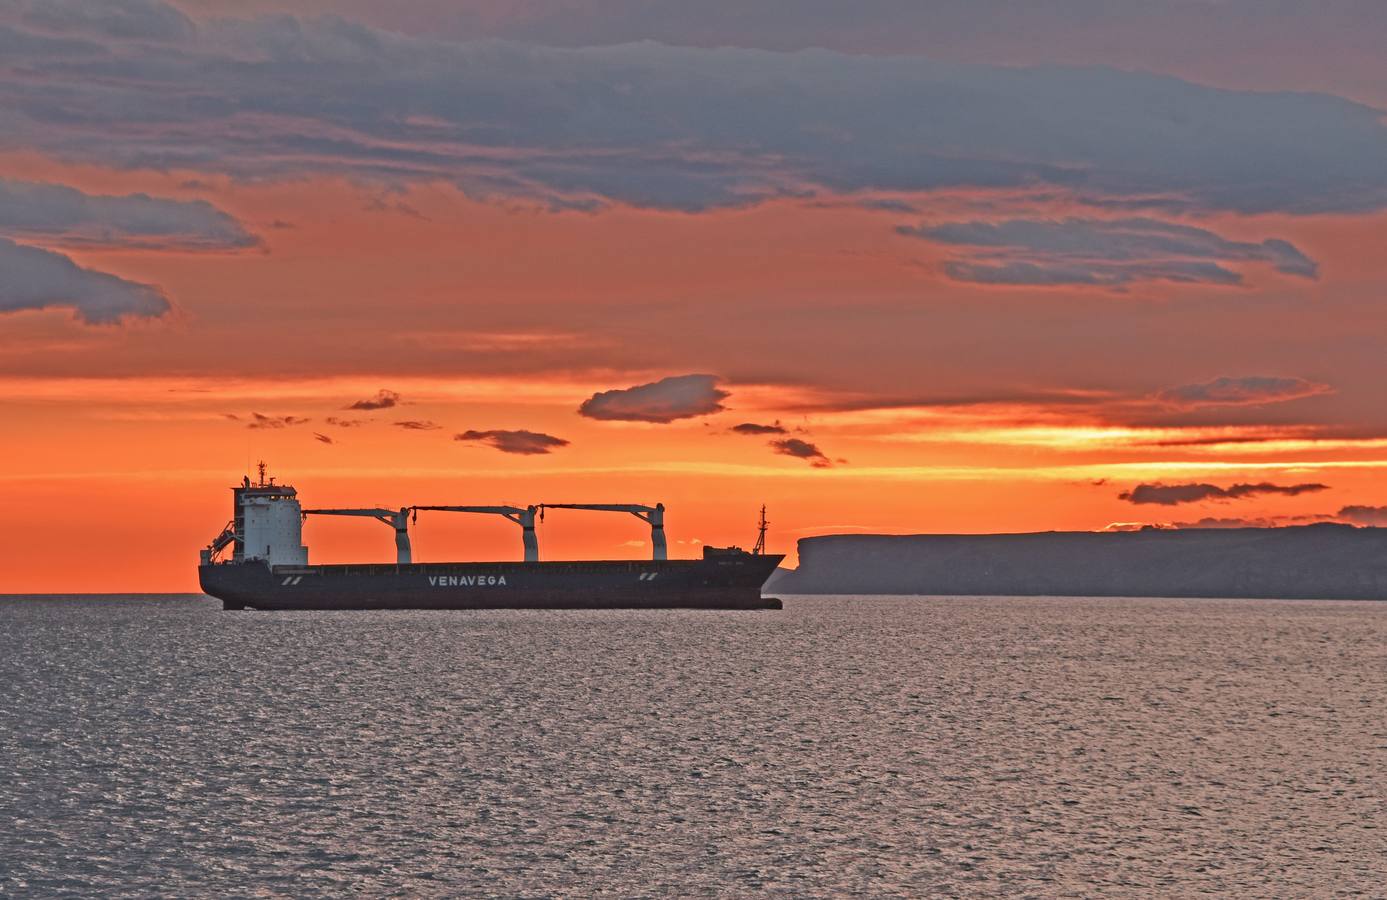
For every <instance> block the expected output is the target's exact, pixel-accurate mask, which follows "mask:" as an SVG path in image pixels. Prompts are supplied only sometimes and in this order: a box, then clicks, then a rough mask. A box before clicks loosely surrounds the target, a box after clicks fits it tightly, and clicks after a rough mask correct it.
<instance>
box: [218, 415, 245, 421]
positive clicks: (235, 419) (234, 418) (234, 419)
mask: <svg viewBox="0 0 1387 900" xmlns="http://www.w3.org/2000/svg"><path fill="white" fill-rule="evenodd" d="M222 417H223V418H227V419H230V420H231V421H233V422H239V421H241V417H240V416H238V415H236V414H235V413H222Z"/></svg>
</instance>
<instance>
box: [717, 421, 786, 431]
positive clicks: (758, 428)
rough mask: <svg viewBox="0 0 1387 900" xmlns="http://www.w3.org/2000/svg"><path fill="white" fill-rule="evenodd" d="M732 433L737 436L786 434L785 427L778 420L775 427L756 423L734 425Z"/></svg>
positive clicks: (731, 429)
mask: <svg viewBox="0 0 1387 900" xmlns="http://www.w3.org/2000/svg"><path fill="white" fill-rule="evenodd" d="M729 430H730V431H734V432H736V433H737V434H785V433H786V430H785V426H784V425H781V424H780V422H779V421H778V420H777V421H776V422H775V424H773V425H758V424H756V423H755V422H743V423H742V424H740V425H733V426H732V427H731V428H730V429H729Z"/></svg>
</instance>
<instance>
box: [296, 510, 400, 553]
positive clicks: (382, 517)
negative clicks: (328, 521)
mask: <svg viewBox="0 0 1387 900" xmlns="http://www.w3.org/2000/svg"><path fill="white" fill-rule="evenodd" d="M302 512H303V514H304V516H365V517H368V518H372V519H375V520H376V521H377V522H384V523H385V524H386V525H389V526H390V527H391V528H394V529H395V561H396V562H398V563H399V564H401V565H405V564H407V563H409V562H411V561H413V559H414V551H413V549H412V548H411V547H410V544H409V508H408V507H404V506H402V507H400V508H399V509H398V510H393V509H382V508H380V507H376V508H374V509H305V510H303V511H302Z"/></svg>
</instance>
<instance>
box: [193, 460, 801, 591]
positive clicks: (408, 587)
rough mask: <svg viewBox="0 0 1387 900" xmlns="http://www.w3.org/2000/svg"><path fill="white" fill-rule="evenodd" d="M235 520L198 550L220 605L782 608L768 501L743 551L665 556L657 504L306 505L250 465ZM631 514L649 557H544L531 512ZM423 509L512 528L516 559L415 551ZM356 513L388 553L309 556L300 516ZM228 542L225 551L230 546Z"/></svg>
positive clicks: (206, 587) (235, 502) (538, 515)
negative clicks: (379, 557)
mask: <svg viewBox="0 0 1387 900" xmlns="http://www.w3.org/2000/svg"><path fill="white" fill-rule="evenodd" d="M231 491H232V519H231V521H230V522H228V523H227V525H226V527H225V528H223V529H222V531H221V533H220V534H219V535H218V536H217V537H216V538H215V539H213V541H212V542H211V543H210V544H208V545H207V547H205V548H204V549H203V550H202V552H201V559H200V563H199V566H198V580H199V582H200V583H201V585H202V590H203V593H206V594H208V595H210V596H212V597H215V598H217V599H218V600H220V601H222V608H223V609H235V610H240V609H256V610H296V609H297V610H303V609H306V610H349V609H724V610H738V609H740V610H751V609H781V608H782V604H781V601H780V600H778V599H776V598H774V597H762V596H761V587H762V585H764V584H765V583H766V580H767V579H768V578H769V577H770V576H771V574H772V573H773V572H774V571H775V570H776V567H777V566H778V565H779V564H780V561H781V560H782V559H784V556H783V555H779V554H773V553H766V552H765V535H766V525H765V509H764V507H763V508H762V514H761V522H760V530H759V534H758V538H757V541H756V545H755V547H754V548H753V549H752V550H751V551H746V550H742V549H740V548H738V547H725V548H720V547H709V546H704V547H703V557H702V558H701V559H669V554H668V544H667V541H666V538H665V531H664V513H665V508H664V505H663V504H658V503H657V504H655V505H654V506H648V505H643V504H623V503H541V504H532V505H527V506H467V505H419V506H403V507H399V508H397V509H386V508H376V507H366V508H355V509H304V508H303V506H302V504H301V503H300V502H299V499H298V492H297V491H296V490H295V489H294V488H293V487H292V486H290V485H287V484H276V483H275V479H274V478H266V475H265V466H264V464H263V463H262V464H261V465H260V469H259V480H258V481H256V482H252V481H251V480H250V477H249V476H246V477H245V478H243V479H242V482H241V484H239V485H237V486H235V487H233V488H232V489H231ZM554 509H564V510H587V511H596V512H618V513H629V514H631V515H633V516H635V517H636V518H638V519H640V520H642V521H643V522H645V523H646V524H647V525H648V526H649V528H650V537H651V547H652V549H653V554H652V556H653V558H652V559H650V560H588V561H556V562H541V561H540V559H539V541H538V538H537V535H536V532H535V524H536V522H537V521H543V518H544V514H545V511H546V510H554ZM420 512H455V513H475V514H481V515H494V516H498V517H501V518H504V519H506V520H508V521H510V522H512V523H514V524H516V525H519V526H520V528H521V535H522V546H523V550H524V555H523V559H522V560H520V561H517V562H438V563H432V562H425V563H416V562H414V561H413V558H412V550H411V547H410V536H409V526H410V524H411V523H413V522H416V521H417V520H418V516H419V513H420ZM312 515H328V516H357V517H361V518H365V519H371V520H374V521H378V522H381V523H384V524H385V525H387V526H389V527H390V528H391V529H393V531H394V533H395V551H396V561H395V563H394V564H389V563H385V564H359V565H358V564H348V565H311V564H310V563H309V561H308V548H307V547H306V546H304V543H303V523H304V521H305V519H306V518H307V517H308V516H312ZM228 551H229V553H228Z"/></svg>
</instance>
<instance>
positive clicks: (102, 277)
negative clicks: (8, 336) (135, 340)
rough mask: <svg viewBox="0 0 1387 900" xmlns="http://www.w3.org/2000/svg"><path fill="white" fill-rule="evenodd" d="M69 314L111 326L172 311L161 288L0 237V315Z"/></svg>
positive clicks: (83, 319) (89, 321) (93, 322)
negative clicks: (52, 311)
mask: <svg viewBox="0 0 1387 900" xmlns="http://www.w3.org/2000/svg"><path fill="white" fill-rule="evenodd" d="M51 308H65V309H71V310H72V311H73V312H74V313H76V315H77V317H78V318H79V319H81V320H82V321H84V322H88V323H92V324H111V323H115V322H118V321H120V320H122V319H126V318H153V317H157V316H162V315H164V314H165V313H166V312H168V311H169V309H170V308H171V306H170V304H169V301H168V298H167V297H165V296H164V293H163V292H162V291H160V290H159V289H158V288H157V287H154V286H153V285H149V284H140V283H138V282H134V281H127V280H125V279H124V278H119V277H117V276H115V275H109V274H107V273H105V272H97V271H95V270H93V269H87V268H83V267H82V266H79V265H78V264H77V263H75V262H73V261H72V260H71V259H70V258H68V257H67V256H64V255H63V254H61V253H56V252H54V251H52V250H44V249H41V248H39V247H30V246H27V245H25V244H16V243H14V242H13V241H9V240H6V239H5V238H0V313H6V312H16V311H18V310H31V309H51Z"/></svg>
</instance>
